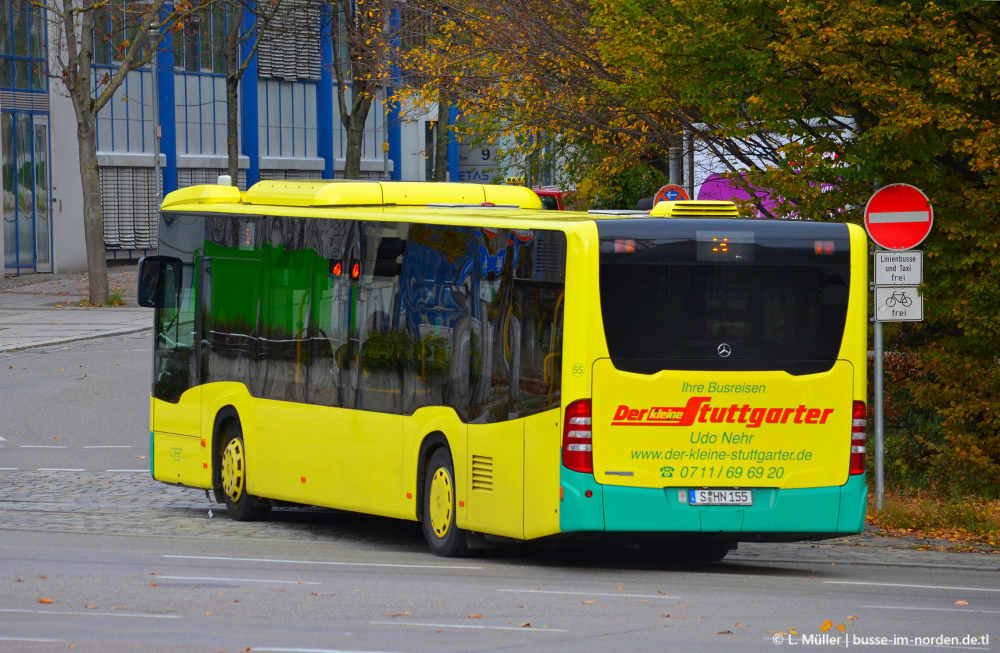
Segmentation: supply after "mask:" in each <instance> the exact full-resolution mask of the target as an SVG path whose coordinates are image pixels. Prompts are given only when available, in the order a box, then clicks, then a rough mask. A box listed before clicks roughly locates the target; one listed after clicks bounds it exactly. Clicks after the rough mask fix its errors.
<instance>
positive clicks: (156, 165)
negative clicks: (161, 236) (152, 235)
mask: <svg viewBox="0 0 1000 653" xmlns="http://www.w3.org/2000/svg"><path fill="white" fill-rule="evenodd" d="M149 36H150V38H151V39H152V42H153V43H155V42H156V38H158V37H159V33H158V32H156V31H153V30H150V33H149ZM149 63H150V70H151V71H152V73H153V93H152V97H153V177H155V181H156V209H155V210H156V212H159V210H160V203H161V202H162V201H163V179H162V178H161V176H160V100H159V96H158V91H159V89H157V86H158V85H159V81H160V80H159V75H158V74H157V70H156V68H157V61H156V55H155V54H154V55H153V58H152V59H151V60H150V62H149Z"/></svg>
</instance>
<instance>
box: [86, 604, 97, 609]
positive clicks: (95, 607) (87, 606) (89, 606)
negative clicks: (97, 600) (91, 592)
mask: <svg viewBox="0 0 1000 653" xmlns="http://www.w3.org/2000/svg"><path fill="white" fill-rule="evenodd" d="M83 607H85V608H87V609H88V610H96V609H97V606H96V605H85V606H83Z"/></svg>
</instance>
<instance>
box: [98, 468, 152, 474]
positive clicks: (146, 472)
mask: <svg viewBox="0 0 1000 653" xmlns="http://www.w3.org/2000/svg"><path fill="white" fill-rule="evenodd" d="M105 471H108V472H143V473H144V474H148V473H149V470H148V469H108V470H105Z"/></svg>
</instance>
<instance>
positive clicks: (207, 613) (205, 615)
mask: <svg viewBox="0 0 1000 653" xmlns="http://www.w3.org/2000/svg"><path fill="white" fill-rule="evenodd" d="M210 614H212V613H211V612H206V613H205V614H203V615H202V616H203V617H207V616H209V615H210Z"/></svg>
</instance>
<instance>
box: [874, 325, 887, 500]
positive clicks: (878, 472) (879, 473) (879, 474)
mask: <svg viewBox="0 0 1000 653" xmlns="http://www.w3.org/2000/svg"><path fill="white" fill-rule="evenodd" d="M883 359H884V354H883V351H882V323H881V322H878V321H876V322H875V390H874V395H875V396H874V397H873V399H874V400H875V509H876V510H881V509H882V501H883V499H884V497H885V466H884V464H883V459H884V457H885V446H884V445H885V441H884V439H883V435H884V432H883V429H882V419H883V414H882V374H883V371H882V362H883Z"/></svg>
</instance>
